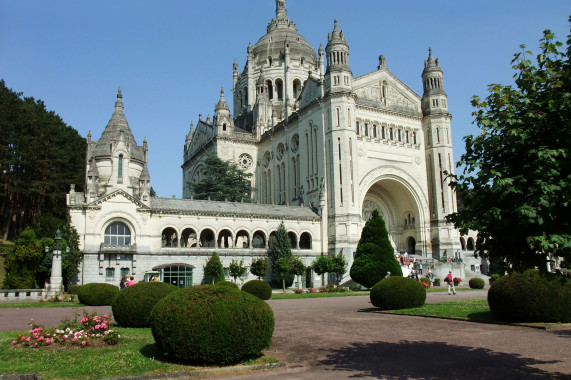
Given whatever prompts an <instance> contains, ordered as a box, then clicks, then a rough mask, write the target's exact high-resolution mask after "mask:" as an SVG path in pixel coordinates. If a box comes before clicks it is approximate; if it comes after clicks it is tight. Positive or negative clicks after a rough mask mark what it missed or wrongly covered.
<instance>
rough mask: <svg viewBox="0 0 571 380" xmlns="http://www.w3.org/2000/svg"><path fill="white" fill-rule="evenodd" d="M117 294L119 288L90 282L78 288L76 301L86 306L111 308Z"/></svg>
mask: <svg viewBox="0 0 571 380" xmlns="http://www.w3.org/2000/svg"><path fill="white" fill-rule="evenodd" d="M117 294H119V288H118V287H116V286H115V285H111V284H105V283H97V282H92V283H91V284H85V285H83V286H82V287H81V288H79V291H78V293H77V299H78V300H79V302H80V303H82V304H84V305H88V306H111V304H112V303H113V300H114V299H115V296H116V295H117Z"/></svg>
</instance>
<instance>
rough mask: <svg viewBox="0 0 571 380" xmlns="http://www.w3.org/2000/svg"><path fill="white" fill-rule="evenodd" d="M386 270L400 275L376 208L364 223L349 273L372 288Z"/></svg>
mask: <svg viewBox="0 0 571 380" xmlns="http://www.w3.org/2000/svg"><path fill="white" fill-rule="evenodd" d="M387 272H391V275H393V276H402V269H401V267H400V264H399V263H398V261H397V260H396V259H395V256H394V249H393V247H392V245H391V242H390V241H389V233H388V231H387V228H386V227H385V221H384V220H383V217H382V216H381V215H380V214H379V212H378V211H377V210H373V213H372V214H371V218H370V219H369V220H368V221H367V223H365V226H364V227H363V231H362V232H361V239H359V244H357V252H356V253H355V260H353V265H352V266H351V271H350V274H351V278H352V279H353V280H355V281H356V282H358V283H359V284H362V285H363V286H366V287H367V288H372V287H373V285H375V284H376V283H377V282H379V281H381V280H382V279H383V278H384V277H385V275H386V274H387Z"/></svg>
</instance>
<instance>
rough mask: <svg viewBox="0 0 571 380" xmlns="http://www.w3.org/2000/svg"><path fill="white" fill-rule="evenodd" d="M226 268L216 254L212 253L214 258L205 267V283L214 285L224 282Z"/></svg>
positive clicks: (211, 257)
mask: <svg viewBox="0 0 571 380" xmlns="http://www.w3.org/2000/svg"><path fill="white" fill-rule="evenodd" d="M224 280H225V278H224V267H223V266H222V261H220V257H218V254H217V253H216V252H212V256H210V259H208V261H207V262H206V265H204V283H205V284H214V283H216V282H220V281H224Z"/></svg>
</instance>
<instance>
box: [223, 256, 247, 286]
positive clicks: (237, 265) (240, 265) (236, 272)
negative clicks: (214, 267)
mask: <svg viewBox="0 0 571 380" xmlns="http://www.w3.org/2000/svg"><path fill="white" fill-rule="evenodd" d="M228 272H229V273H230V277H232V278H233V279H234V282H236V280H237V279H238V278H240V280H241V279H242V276H244V275H246V274H248V267H247V266H244V260H240V261H238V260H236V259H232V262H231V263H230V265H229V266H228Z"/></svg>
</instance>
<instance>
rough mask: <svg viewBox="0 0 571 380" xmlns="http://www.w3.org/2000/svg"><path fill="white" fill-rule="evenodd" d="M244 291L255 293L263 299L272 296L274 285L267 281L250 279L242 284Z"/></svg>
mask: <svg viewBox="0 0 571 380" xmlns="http://www.w3.org/2000/svg"><path fill="white" fill-rule="evenodd" d="M242 291H243V292H248V293H250V294H253V295H255V296H256V297H258V298H261V299H263V300H269V299H270V298H272V287H271V286H270V284H268V283H267V282H265V281H261V280H250V281H248V282H246V283H245V284H244V285H242Z"/></svg>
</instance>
